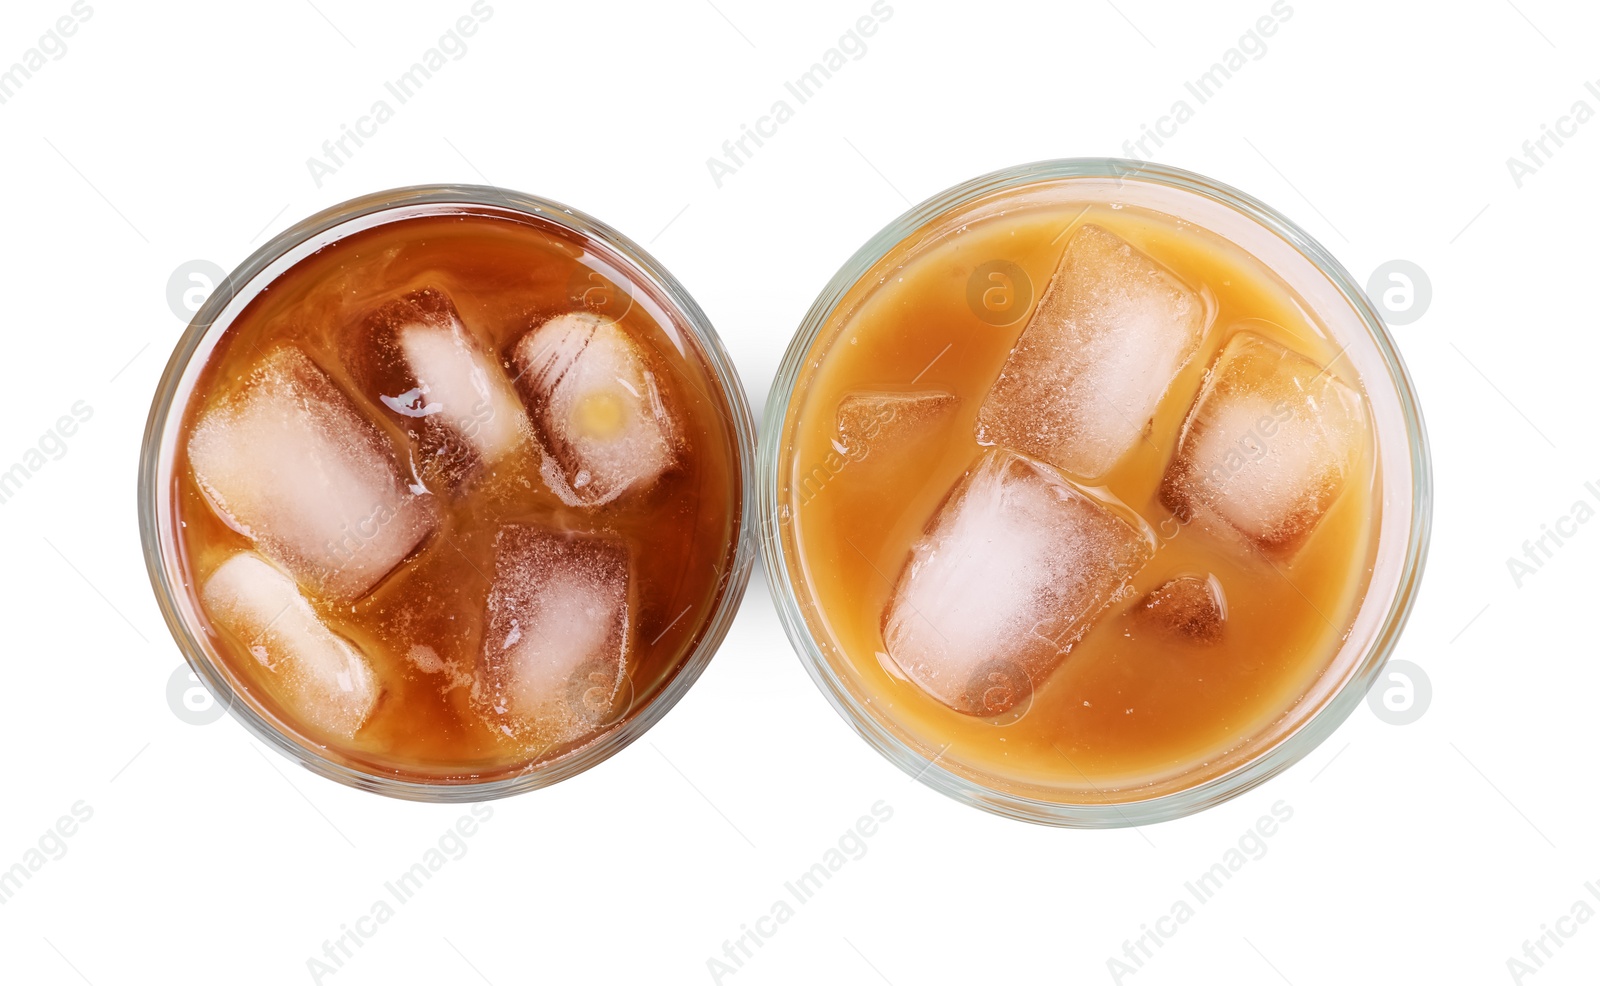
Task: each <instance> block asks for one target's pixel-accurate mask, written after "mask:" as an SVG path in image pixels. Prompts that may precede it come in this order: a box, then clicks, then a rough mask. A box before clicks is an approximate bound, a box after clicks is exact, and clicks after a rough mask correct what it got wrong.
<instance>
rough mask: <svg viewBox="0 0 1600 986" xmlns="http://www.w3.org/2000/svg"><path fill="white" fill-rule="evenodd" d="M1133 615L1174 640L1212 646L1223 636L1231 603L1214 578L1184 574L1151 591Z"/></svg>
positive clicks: (1212, 576)
mask: <svg viewBox="0 0 1600 986" xmlns="http://www.w3.org/2000/svg"><path fill="white" fill-rule="evenodd" d="M1133 612H1134V617H1135V619H1137V620H1138V621H1139V622H1140V623H1141V624H1143V625H1145V626H1150V627H1154V628H1156V629H1158V630H1160V631H1162V632H1164V633H1168V634H1170V635H1172V636H1175V637H1182V638H1185V639H1189V640H1194V641H1197V642H1200V643H1213V642H1215V641H1216V640H1218V639H1220V638H1221V637H1222V628H1223V625H1224V623H1225V622H1226V621H1227V618H1228V604H1227V597H1225V596H1224V595H1223V593H1222V583H1221V582H1219V581H1218V580H1217V577H1216V576H1215V575H1207V576H1206V577H1205V578H1200V577H1198V576H1194V575H1181V576H1179V577H1178V578H1175V579H1170V580H1168V581H1166V582H1163V583H1161V584H1160V585H1158V586H1156V587H1155V588H1154V589H1152V590H1150V592H1149V593H1148V594H1146V595H1145V597H1144V598H1143V599H1141V600H1139V602H1138V603H1137V604H1135V606H1134V610H1133Z"/></svg>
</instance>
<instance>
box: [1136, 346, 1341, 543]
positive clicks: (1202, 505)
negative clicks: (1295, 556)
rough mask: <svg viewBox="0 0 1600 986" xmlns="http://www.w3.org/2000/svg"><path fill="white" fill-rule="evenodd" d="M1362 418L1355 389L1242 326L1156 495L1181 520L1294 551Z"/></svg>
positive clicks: (1329, 493) (1333, 491)
mask: <svg viewBox="0 0 1600 986" xmlns="http://www.w3.org/2000/svg"><path fill="white" fill-rule="evenodd" d="M1364 422H1365V416H1364V413H1363V411H1362V406H1361V398H1360V396H1359V395H1358V394H1357V393H1356V392H1355V391H1354V390H1352V389H1350V388H1349V387H1348V386H1346V385H1345V384H1343V383H1341V382H1340V381H1339V380H1337V379H1335V378H1334V376H1333V375H1332V374H1331V373H1329V372H1327V371H1326V370H1324V369H1322V368H1321V367H1319V366H1317V364H1315V363H1313V362H1312V361H1311V360H1308V359H1306V358H1305V357H1303V356H1300V355H1298V354H1296V353H1292V352H1290V351H1289V350H1287V349H1285V348H1283V347H1282V346H1280V345H1278V344H1277V343H1275V342H1273V341H1271V340H1269V339H1266V338H1264V337H1263V336H1260V335H1257V334H1256V333H1254V332H1240V333H1238V334H1236V335H1235V336H1234V337H1233V338H1231V339H1229V340H1228V344H1227V345H1226V346H1225V347H1224V348H1223V350H1222V353H1221V355H1219V356H1218V357H1217V361H1216V363H1215V364H1213V366H1212V367H1211V370H1210V372H1209V373H1208V374H1207V376H1206V381H1205V384H1204V386H1202V387H1201V388H1200V394H1199V396H1198V397H1196V398H1195V402H1194V406H1193V407H1192V408H1190V410H1189V416H1188V418H1187V420H1185V421H1184V424H1183V432H1182V437H1181V439H1180V440H1179V443H1178V449H1177V452H1176V453H1175V454H1174V455H1173V457H1172V461H1171V463H1169V464H1168V466H1167V473H1166V476H1165V477H1163V479H1162V483H1161V502H1162V503H1163V504H1165V505H1166V506H1167V508H1168V509H1170V510H1171V511H1172V512H1173V513H1174V514H1176V515H1177V516H1178V518H1179V519H1180V520H1183V521H1185V522H1188V521H1191V520H1200V521H1201V522H1202V523H1204V524H1206V525H1207V526H1210V527H1221V528H1222V529H1227V528H1232V529H1233V530H1235V531H1237V532H1239V533H1240V534H1242V535H1244V536H1245V537H1246V538H1249V539H1250V540H1251V541H1253V542H1254V543H1255V544H1257V545H1259V546H1260V547H1262V548H1264V549H1269V550H1272V551H1274V552H1277V553H1279V554H1289V553H1292V552H1293V551H1294V549H1295V548H1297V547H1298V546H1299V545H1300V543H1301V542H1303V541H1304V540H1305V538H1306V537H1307V536H1308V535H1309V534H1310V533H1311V530H1312V529H1313V528H1314V527H1315V526H1316V524H1317V522H1318V521H1319V520H1320V519H1321V518H1322V515H1323V514H1324V513H1325V512H1326V511H1327V509H1328V507H1329V506H1330V505H1331V504H1332V503H1333V501H1334V500H1335V499H1336V498H1337V497H1338V496H1339V493H1340V491H1341V490H1342V489H1343V488H1344V483H1345V477H1346V475H1347V474H1348V472H1349V470H1350V469H1351V468H1352V466H1353V463H1354V460H1355V457H1356V453H1357V451H1358V449H1359V446H1360V442H1361V439H1362V434H1363V428H1364V426H1365V425H1364Z"/></svg>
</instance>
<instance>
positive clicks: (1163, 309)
mask: <svg viewBox="0 0 1600 986" xmlns="http://www.w3.org/2000/svg"><path fill="white" fill-rule="evenodd" d="M1206 320H1207V314H1206V305H1205V302H1204V301H1203V300H1202V299H1201V297H1200V296H1199V295H1198V294H1196V293H1195V292H1194V291H1192V290H1191V289H1190V288H1188V287H1187V286H1186V285H1184V284H1183V283H1182V282H1181V281H1179V280H1178V279H1177V278H1176V277H1174V276H1173V275H1172V274H1171V273H1170V272H1168V271H1167V270H1166V268H1164V267H1162V266H1161V265H1159V264H1157V263H1156V262H1155V261H1153V260H1151V259H1150V258H1149V257H1146V256H1145V255H1144V254H1142V253H1140V252H1139V251H1137V250H1135V249H1134V248H1133V247H1132V246H1130V245H1128V244H1127V243H1126V242H1124V241H1123V240H1122V239H1120V238H1118V237H1117V236H1114V235H1112V234H1111V233H1108V232H1106V231H1105V230H1103V229H1101V228H1100V227H1098V226H1093V225H1085V226H1082V227H1080V228H1079V229H1078V231H1077V232H1076V233H1075V234H1073V237H1072V239H1071V240H1070V241H1069V242H1068V243H1067V249H1066V251H1065V252H1064V253H1063V254H1062V256H1061V263H1060V265H1059V266H1058V267H1057V268H1056V272H1055V275H1054V276H1053V277H1052V278H1051V279H1050V284H1049V285H1048V286H1047V287H1046V288H1045V292H1044V296H1043V297H1041V298H1040V299H1039V304H1038V307H1037V308H1035V309H1034V312H1033V315H1032V317H1031V318H1030V319H1029V320H1028V325H1027V327H1026V328H1025V329H1023V332H1022V335H1021V337H1020V338H1018V340H1017V344H1016V346H1015V348H1013V349H1012V350H1011V355H1010V356H1009V357H1008V358H1007V359H1006V363H1005V366H1003V367H1002V368H1001V370H1000V376H999V378H998V379H996V380H995V383H994V386H993V388H991V389H990V391H989V395H988V397H987V398H985V399H984V402H983V406H982V407H981V408H979V410H978V424H977V432H976V433H977V438H978V443H979V444H981V445H1004V446H1006V447H1008V448H1013V449H1016V450H1017V451H1019V452H1024V453H1026V454H1028V455H1032V456H1034V457H1036V458H1040V459H1044V460H1045V461H1047V462H1051V463H1053V464H1055V465H1057V466H1060V467H1061V468H1062V469H1064V470H1066V471H1067V472H1069V473H1072V474H1073V475H1076V476H1079V477H1081V478H1084V479H1093V478H1095V477H1097V476H1100V475H1102V474H1104V473H1105V472H1106V471H1107V470H1109V469H1110V468H1111V467H1112V466H1113V465H1115V464H1116V462H1117V460H1118V459H1121V458H1122V456H1123V455H1124V454H1126V453H1127V452H1128V450H1130V449H1132V448H1133V447H1134V445H1135V444H1137V443H1138V442H1139V441H1140V440H1141V437H1142V436H1143V435H1144V432H1145V429H1146V428H1147V427H1148V425H1149V423H1150V419H1151V416H1152V415H1154V414H1155V410H1156V405H1157V404H1158V403H1160V401H1161V396H1162V395H1163V394H1165V393H1166V391H1167V388H1168V387H1169V386H1170V385H1171V383H1172V379H1173V377H1175V376H1176V375H1177V373H1178V371H1179V370H1180V369H1182V367H1183V365H1184V364H1185V363H1187V362H1188V361H1189V360H1190V358H1191V357H1193V356H1194V353H1195V350H1196V349H1197V348H1198V347H1199V345H1200V340H1201V336H1202V335H1204V333H1205V329H1206Z"/></svg>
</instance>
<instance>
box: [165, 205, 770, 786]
mask: <svg viewBox="0 0 1600 986" xmlns="http://www.w3.org/2000/svg"><path fill="white" fill-rule="evenodd" d="M432 206H437V207H440V208H441V209H445V208H448V207H451V206H459V207H463V208H466V209H473V208H482V209H498V210H502V211H505V212H510V213H514V214H520V215H523V216H526V217H528V218H531V219H534V220H537V221H540V222H546V223H550V224H553V225H555V226H558V227H561V228H563V229H565V230H567V231H569V232H571V233H574V234H576V235H578V236H580V237H584V238H586V239H589V240H593V241H598V242H600V243H603V244H604V245H605V246H606V247H607V248H609V249H611V250H613V251H615V252H616V253H617V254H618V255H619V256H620V257H621V258H622V259H623V260H624V261H626V262H627V263H628V264H630V265H632V266H633V268H634V269H635V270H636V271H637V272H638V273H640V274H643V275H644V276H646V277H648V278H649V279H650V280H651V282H652V286H653V287H655V288H657V289H659V290H660V291H661V293H662V295H663V297H664V298H665V299H666V300H667V302H668V303H669V310H670V313H671V314H673V315H675V316H677V317H678V318H679V319H680V320H681V325H682V328H683V329H684V330H685V331H686V332H688V333H689V334H690V335H691V336H692V337H693V339H694V342H695V344H696V345H697V347H698V348H699V351H700V353H701V354H702V355H703V356H704V359H705V362H706V363H707V364H708V369H709V370H710V372H711V375H712V377H713V379H714V380H715V381H716V383H717V385H718V386H719V387H720V388H721V390H722V397H723V402H724V404H725V405H726V409H727V413H728V420H729V423H730V428H729V431H730V437H731V438H732V442H733V446H734V449H733V450H734V453H735V459H736V465H737V468H738V474H739V480H738V484H737V492H738V496H739V506H738V509H737V511H736V513H735V516H734V518H733V520H734V522H735V524H736V529H735V531H734V533H733V538H734V543H733V544H732V545H731V546H730V549H731V550H730V552H729V555H728V559H729V567H728V571H727V574H726V576H725V577H724V581H723V584H722V589H721V597H720V599H719V600H718V602H717V605H716V608H715V609H714V610H713V611H712V612H711V613H710V614H709V615H708V617H707V618H706V622H705V629H704V632H703V633H702V634H701V636H700V640H699V642H698V643H697V644H696V645H695V648H694V649H693V650H692V651H691V652H689V654H688V655H687V656H686V657H685V658H683V659H682V661H681V662H680V664H679V666H678V668H677V670H676V671H674V672H673V673H672V675H671V677H670V679H668V680H667V681H666V682H665V684H663V685H662V686H661V688H660V689H659V690H658V691H657V692H656V694H655V696H654V697H652V698H651V699H650V700H649V701H648V702H647V703H646V704H645V705H644V706H643V707H641V708H639V709H638V710H636V711H634V712H633V713H632V714H631V715H629V716H628V717H626V718H625V719H623V720H622V721H621V722H620V723H617V724H614V725H612V726H611V727H608V728H607V729H605V730H604V731H603V732H601V733H600V734H599V735H598V736H596V737H594V738H593V739H592V740H590V741H589V742H587V743H586V744H585V745H584V746H582V747H580V748H578V749H575V750H572V751H571V752H569V753H566V754H564V755H561V756H559V757H556V758H555V759H554V760H551V761H548V762H545V763H542V764H539V763H536V764H534V765H530V766H529V767H527V768H525V769H523V770H522V771H519V772H517V773H515V774H511V775H509V776H505V777H498V778H494V779H491V780H484V781H448V780H438V781H420V780H413V779H404V778H397V777H394V776H390V775H388V774H381V773H374V772H372V771H368V770H365V769H362V768H360V767H356V766H353V765H350V764H346V763H342V762H340V761H338V760H334V759H331V758H329V757H327V756H324V755H323V754H321V753H320V752H318V751H317V750H315V749H312V748H311V747H310V746H309V745H308V744H306V743H302V742H300V741H298V740H296V739H295V738H294V737H292V736H290V735H287V734H285V733H284V732H283V731H282V730H280V729H279V728H278V727H277V726H276V725H274V724H273V723H272V722H271V721H270V720H269V719H267V718H266V717H264V716H263V715H261V714H260V713H259V712H257V711H256V710H255V709H254V708H252V707H251V705H250V703H249V702H248V701H242V700H241V699H240V697H239V696H238V695H237V694H235V691H234V689H233V687H232V685H231V684H230V683H229V682H228V680H227V678H226V677H225V676H223V675H222V674H221V673H220V672H219V671H218V669H217V668H216V667H215V666H214V665H213V663H212V661H211V659H210V657H209V653H208V650H207V648H206V646H205V645H204V644H203V643H202V642H201V641H200V640H199V639H198V637H197V635H196V633H195V630H194V628H192V627H191V626H190V625H189V622H188V620H186V619H185V618H184V615H183V613H182V612H181V611H180V609H179V607H178V604H177V599H178V595H179V593H178V592H177V591H176V590H175V588H174V586H173V585H172V583H171V580H170V579H169V577H168V571H167V558H166V553H165V551H164V549H163V543H162V541H163V539H162V518H161V517H160V511H159V502H160V497H159V486H158V484H159V483H161V482H162V476H163V467H164V466H165V465H166V463H164V462H163V461H162V459H163V456H162V443H163V440H164V438H165V436H166V434H167V430H168V427H169V425H175V424H176V420H177V416H178V415H181V413H182V410H183V405H181V404H179V403H177V401H176V398H177V395H178V388H179V384H180V382H181V378H182V377H183V375H184V373H185V372H186V371H187V370H188V368H189V365H190V362H191V360H192V359H193V358H194V356H195V353H196V352H197V350H198V349H199V348H200V346H201V345H202V343H203V342H205V341H206V340H207V339H208V338H210V334H211V332H212V329H213V327H214V325H215V323H216V321H217V320H218V319H219V318H220V317H222V316H223V314H224V313H225V312H226V311H227V309H228V308H229V307H230V306H232V305H234V304H235V302H237V301H239V300H240V299H241V298H243V299H245V300H244V302H243V303H244V304H248V303H249V299H251V298H254V297H255V295H256V294H257V293H259V291H260V289H261V288H264V287H266V286H268V285H270V284H271V283H272V282H273V281H274V280H276V277H277V276H278V275H274V276H272V277H269V278H268V279H267V280H266V281H264V282H262V284H261V285H259V286H258V287H257V289H256V290H255V291H253V292H250V293H249V294H248V295H246V289H247V288H249V287H250V285H252V284H253V283H254V282H256V280H257V279H258V278H260V277H261V275H262V274H263V273H265V272H267V271H268V269H269V268H270V267H272V266H273V265H274V264H276V263H278V262H280V261H282V260H284V259H285V258H286V257H288V255H289V254H291V253H292V252H293V251H295V250H296V249H298V248H301V247H303V246H304V245H306V244H307V243H309V242H310V241H312V240H315V239H317V238H318V237H322V236H324V235H330V234H331V239H330V240H329V241H328V242H334V241H336V240H338V239H341V238H342V237H343V236H344V235H349V234H350V233H355V232H360V231H361V230H365V229H370V228H373V227H375V226H378V225H383V224H384V222H389V221H399V220H403V219H405V218H408V217H410V216H415V215H427V214H431V213H428V212H415V211H408V210H416V209H427V208H428V207H432ZM390 212H393V213H396V215H395V216H394V218H393V219H391V220H383V219H382V218H381V217H382V215H383V214H385V213H390ZM375 217H377V221H373V222H370V224H369V225H357V226H356V228H352V229H351V230H349V231H348V232H347V233H343V234H341V233H339V232H338V230H339V229H340V227H343V226H346V225H350V224H359V222H360V221H363V220H373V219H374V218H375ZM324 246H326V244H324ZM299 259H303V258H297V260H296V262H298V260H299ZM280 274H281V272H280ZM755 463H756V444H755V424H754V419H753V417H752V415H751V410H750V401H749V397H748V395H747V394H746V393H745V389H744V387H743V385H742V384H741V382H740V380H739V374H738V371H737V370H736V368H735V367H734V364H733V361H732V359H731V358H729V356H728V354H727V351H726V350H725V349H724V348H723V345H722V341H721V338H720V337H719V336H718V335H717V332H716V329H715V328H713V326H712V324H711V320H710V319H709V318H708V317H707V316H706V314H705V312H704V311H703V310H702V309H701V308H700V306H699V305H698V304H697V303H696V302H695V300H694V298H693V297H692V296H691V295H690V294H689V292H688V291H687V290H686V289H685V288H684V287H683V285H682V284H681V283H680V282H679V281H678V280H677V278H675V277H674V276H673V275H672V274H671V272H669V271H668V270H667V269H666V268H665V267H664V266H663V265H662V264H661V263H660V262H659V261H657V260H656V259H655V258H654V257H653V256H651V255H650V253H649V252H647V251H646V250H645V249H644V248H643V247H642V246H640V245H639V244H637V243H636V242H634V241H633V240H632V239H630V238H628V237H627V236H624V235H623V234H622V233H621V232H619V231H617V230H616V229H614V228H612V227H611V226H609V225H607V224H605V223H603V222H601V221H600V220H598V219H595V218H594V217H592V216H589V215H588V214H586V213H584V212H581V211H579V210H577V209H574V208H572V207H570V206H567V205H565V204H562V203H560V202H556V201H553V200H550V199H545V198H541V197H539V196H535V195H530V194H527V193H524V192H516V191H512V190H509V189H505V188H500V187H497V186H491V185H471V184H430V185H410V186H405V187H401V188H393V189H387V190H384V191H378V192H372V193H368V194H366V195H361V196H358V197H356V198H352V199H349V200H347V201H344V202H341V203H338V204H336V205H333V206H330V207H328V208H326V209H323V210H321V211H319V212H317V213H315V214H314V215H312V216H309V217H307V218H306V219H303V220H301V221H300V222H298V223H295V224H294V225H292V226H290V227H289V228H287V229H285V230H283V231H282V232H280V233H278V234H277V235H276V236H274V237H273V238H272V239H270V240H268V241H267V242H266V243H265V244H263V245H262V246H261V247H259V248H258V249H256V250H255V251H254V252H252V253H251V254H250V255H249V256H248V257H247V258H246V259H245V260H244V261H242V262H241V263H240V264H239V265H238V266H237V267H236V268H235V269H234V270H233V271H232V272H231V273H230V274H228V275H227V276H226V277H225V278H224V279H223V281H222V283H221V284H218V285H217V286H216V287H215V289H214V290H213V291H212V292H211V294H210V296H209V297H208V298H207V299H206V301H205V302H204V303H203V304H202V305H201V306H200V308H199V310H197V311H196V312H195V314H194V317H193V319H192V320H191V321H190V322H189V325H188V327H187V328H186V329H185V330H184V332H183V334H182V335H181V336H180V337H179V339H178V342H177V344H176V345H175V346H174V347H173V351H172V355H171V356H170V357H169V358H168V361H167V365H166V367H165V369H164V370H163V371H162V375H161V380H160V383H159V384H158V385H157V387H156V392H155V395H154V397H153V398H152V401H151V405H150V413H149V417H148V418H147V419H146V423H145V429H144V434H143V439H142V443H141V446H140V452H139V479H138V483H139V488H138V513H139V538H140V542H141V546H142V549H143V553H144V559H145V568H146V570H147V572H148V574H149V576H150V583H151V588H152V589H153V590H154V592H155V596H156V602H157V604H158V606H159V607H160V609H161V614H162V617H163V619H164V620H165V621H166V624H167V629H168V631H169V632H170V633H171V635H172V638H173V641H174V643H176V644H177V646H178V649H179V651H180V652H182V654H183V657H184V660H185V661H186V662H187V663H188V665H189V667H190V669H191V670H193V671H194V673H195V676H196V677H198V678H199V679H200V681H201V683H202V684H204V686H205V687H206V689H207V690H208V691H209V692H210V693H211V696H212V698H213V700H215V701H217V702H219V703H221V704H222V705H223V706H224V707H225V708H226V709H227V710H228V712H229V713H230V714H231V715H232V716H233V718H234V719H236V720H238V721H239V722H240V723H242V724H243V725H244V727H245V729H246V730H247V731H248V732H250V733H251V734H252V735H253V736H255V738H256V739H259V740H261V741H262V742H264V743H266V744H267V745H268V746H269V747H272V748H273V749H275V750H277V751H278V752H279V753H281V754H282V755H284V756H285V757H287V758H289V759H290V760H293V761H295V762H297V763H299V764H300V765H301V766H303V767H305V768H306V769H308V770H310V771H311V772H313V773H315V774H318V775H320V776H322V777H326V778H328V779H330V780H334V781H338V782H339V783H341V784H345V785H347V786H350V787H354V788H357V789H360V790H364V791H371V792H374V793H377V794H382V795H386V796H388V797H392V798H398V799H401V800H407V801H424V802H436V803H466V802H474V801H483V800H489V799H496V798H504V797H509V796H511V795H513V794H519V793H522V792H523V791H529V790H534V789H536V788H541V787H547V786H549V785H551V784H554V783H557V782H559V781H562V780H565V779H567V778H569V777H573V776H575V775H577V774H580V773H582V772H584V771H586V770H588V769H590V768H591V767H594V766H595V765H597V764H599V763H600V762H602V761H604V760H606V759H608V758H610V757H611V756H613V755H614V754H616V753H618V752H620V751H621V750H622V749H623V748H625V747H627V746H628V745H629V744H631V743H633V742H634V741H635V740H637V739H638V738H639V737H641V736H643V735H644V734H645V732H647V731H648V730H649V729H650V728H651V727H652V726H654V725H655V724H656V723H657V722H658V721H660V719H661V718H662V717H663V716H665V715H666V714H667V712H668V711H670V710H671V709H672V707H673V706H675V705H677V703H678V702H679V701H680V700H681V699H682V698H683V696H684V695H685V694H687V693H688V690H689V688H690V687H692V686H693V685H694V683H695V681H696V680H697V679H698V678H699V677H700V674H701V673H702V672H703V671H704V670H705V668H706V665H707V664H709V663H710V661H711V658H712V656H713V655H714V654H715V653H716V652H717V650H718V649H719V648H720V647H721V645H722V642H723V640H724V638H725V637H726V636H727V632H728V629H729V627H730V626H731V625H732V623H733V619H734V617H735V615H736V614H737V613H738V611H739V607H740V604H741V603H742V601H743V598H744V594H745V591H746V589H747V588H748V587H749V579H750V572H751V568H752V566H753V563H754V560H755V544H754V542H755V534H754V528H755V503H756V481H755Z"/></svg>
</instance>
